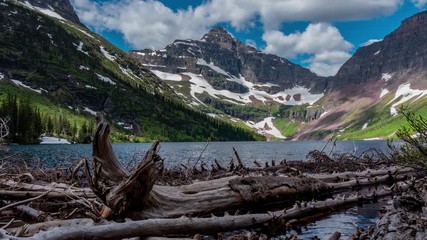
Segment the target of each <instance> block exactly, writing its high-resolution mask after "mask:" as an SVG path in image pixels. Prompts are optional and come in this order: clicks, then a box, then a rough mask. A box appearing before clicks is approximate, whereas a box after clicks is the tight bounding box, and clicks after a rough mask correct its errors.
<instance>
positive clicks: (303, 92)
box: [152, 64, 323, 105]
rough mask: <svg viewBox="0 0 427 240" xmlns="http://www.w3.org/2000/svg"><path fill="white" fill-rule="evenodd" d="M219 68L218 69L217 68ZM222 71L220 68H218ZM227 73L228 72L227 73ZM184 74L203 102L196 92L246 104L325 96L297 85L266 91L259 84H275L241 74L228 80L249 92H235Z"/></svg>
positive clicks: (295, 101)
mask: <svg viewBox="0 0 427 240" xmlns="http://www.w3.org/2000/svg"><path fill="white" fill-rule="evenodd" d="M207 65H208V66H210V67H211V66H213V67H214V65H211V64H207ZM217 70H218V69H217ZM218 71H220V70H218ZM152 72H153V73H154V74H156V76H158V77H159V78H160V79H163V80H169V81H182V76H181V75H179V74H171V73H166V72H162V71H158V70H152ZM226 74H227V73H226ZM182 75H186V76H188V77H189V78H190V80H189V81H190V83H191V85H190V87H191V89H190V94H191V96H192V97H193V98H194V99H196V100H197V101H198V102H200V103H202V102H201V101H200V100H198V98H197V97H196V94H202V93H204V92H206V93H208V94H209V95H210V96H212V97H215V98H219V99H220V98H225V100H227V101H230V102H233V103H237V104H245V103H252V102H253V100H257V101H262V102H267V101H269V100H273V101H275V102H278V103H282V104H287V105H300V104H304V103H308V104H313V103H315V102H316V101H317V100H319V99H320V98H322V97H323V94H311V93H310V92H309V89H307V88H304V87H300V86H295V87H293V88H291V89H286V90H284V91H281V92H279V93H276V94H269V93H267V92H265V91H262V90H258V89H256V87H257V86H274V84H268V83H266V84H254V83H252V82H249V81H247V80H246V79H245V78H244V77H242V76H240V77H239V78H236V77H234V76H231V77H229V78H227V80H228V81H233V82H237V83H239V84H241V85H243V86H246V87H247V88H248V89H249V91H248V92H247V93H234V92H231V91H229V90H218V89H215V88H214V87H213V86H212V85H211V84H209V83H208V82H207V81H206V79H205V78H204V77H203V76H202V75H200V74H199V75H198V74H194V73H182Z"/></svg>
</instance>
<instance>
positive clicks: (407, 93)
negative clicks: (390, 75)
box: [387, 83, 427, 116]
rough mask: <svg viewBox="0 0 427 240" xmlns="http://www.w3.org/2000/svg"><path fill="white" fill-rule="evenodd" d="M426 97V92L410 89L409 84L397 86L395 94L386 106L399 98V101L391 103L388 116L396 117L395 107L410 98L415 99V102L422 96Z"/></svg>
mask: <svg viewBox="0 0 427 240" xmlns="http://www.w3.org/2000/svg"><path fill="white" fill-rule="evenodd" d="M426 95H427V90H418V89H411V84H410V83H404V84H401V85H399V87H398V88H397V90H396V94H395V96H394V98H393V100H391V101H390V102H389V103H387V105H388V104H390V103H392V102H394V101H395V100H396V99H398V98H399V97H400V100H399V101H397V102H395V103H393V104H392V105H391V107H390V114H391V115H392V116H395V115H397V109H396V107H397V106H398V105H400V104H402V103H404V102H406V101H408V100H410V99H412V98H415V97H417V98H415V99H414V100H413V101H416V100H418V99H420V98H422V97H424V96H426Z"/></svg>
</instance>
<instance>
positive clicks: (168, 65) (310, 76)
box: [130, 27, 326, 93]
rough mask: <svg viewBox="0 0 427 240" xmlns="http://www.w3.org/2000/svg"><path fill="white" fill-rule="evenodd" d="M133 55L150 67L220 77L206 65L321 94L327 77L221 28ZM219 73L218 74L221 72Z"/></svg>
mask: <svg viewBox="0 0 427 240" xmlns="http://www.w3.org/2000/svg"><path fill="white" fill-rule="evenodd" d="M130 54H131V55H132V56H133V57H135V58H137V59H139V60H140V61H141V62H142V63H143V64H145V65H146V66H148V67H149V68H151V69H156V70H160V71H163V72H169V73H180V72H192V73H196V74H202V75H203V76H204V77H205V78H206V77H214V76H220V75H221V73H218V72H212V71H209V68H207V67H206V64H211V65H214V66H217V67H219V68H220V69H222V70H224V72H223V73H222V75H225V74H229V75H231V76H234V77H239V76H243V77H244V78H245V79H246V80H248V81H250V82H253V83H259V84H262V83H271V84H276V85H278V86H279V88H277V89H276V90H275V91H280V90H284V89H291V88H293V87H295V86H303V87H306V88H308V89H311V92H312V93H322V92H323V91H324V89H325V86H326V78H322V77H318V76H316V75H315V74H314V73H312V72H310V71H309V70H308V69H305V68H303V67H301V66H299V65H295V64H293V63H291V62H289V61H288V60H286V59H284V58H281V57H278V56H275V55H270V54H264V53H262V52H261V51H259V50H257V49H255V48H253V47H250V46H247V45H245V44H243V43H242V42H240V41H239V40H237V39H235V38H233V37H232V36H231V35H230V33H228V32H227V31H226V30H225V29H223V28H221V27H215V28H213V29H212V30H211V31H210V32H208V33H207V34H205V35H204V36H203V38H202V39H201V40H176V41H175V42H173V43H172V44H170V45H168V46H166V47H165V49H162V50H156V51H153V50H148V49H146V50H142V51H131V52H130ZM218 74H219V75H218Z"/></svg>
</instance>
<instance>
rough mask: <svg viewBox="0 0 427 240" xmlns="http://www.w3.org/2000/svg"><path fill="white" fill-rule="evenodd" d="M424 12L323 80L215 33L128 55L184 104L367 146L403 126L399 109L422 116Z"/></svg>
mask: <svg viewBox="0 0 427 240" xmlns="http://www.w3.org/2000/svg"><path fill="white" fill-rule="evenodd" d="M426 19H427V12H421V13H419V14H416V15H414V16H413V17H410V18H408V19H406V20H404V21H403V22H402V24H401V26H400V27H399V28H398V29H397V30H396V31H394V32H392V33H391V34H389V35H388V36H386V37H385V38H384V39H383V40H382V41H379V42H375V43H373V44H371V45H368V46H364V47H361V48H359V49H358V50H357V51H356V53H355V54H354V56H352V57H351V58H350V59H349V60H348V61H347V62H346V63H345V64H344V65H343V66H342V67H341V68H340V70H339V71H338V73H337V74H336V76H333V77H328V78H323V77H318V76H316V75H315V74H313V73H311V72H310V71H309V70H308V69H305V68H302V67H300V66H298V65H295V64H293V63H291V62H289V61H288V60H286V59H284V58H281V57H278V56H274V55H270V54H265V53H263V52H261V51H259V50H257V49H255V48H253V47H250V46H246V45H245V44H243V43H241V42H240V41H239V40H237V39H235V38H233V37H232V36H231V35H230V34H229V33H228V32H227V31H226V30H224V29H223V28H220V27H216V28H213V29H212V30H211V31H210V32H209V33H207V34H206V35H205V36H203V37H202V39H201V40H176V41H174V42H173V43H172V44H170V45H168V46H166V47H165V48H164V49H162V50H147V49H146V50H139V51H131V52H130V53H129V54H130V55H131V56H132V57H134V58H136V59H138V60H139V61H140V62H141V63H142V64H143V65H144V66H146V67H148V68H150V69H151V71H152V72H153V73H155V74H156V75H157V76H159V77H160V78H161V79H163V80H164V81H165V82H167V83H168V84H169V85H170V86H171V87H172V88H173V89H174V90H175V91H176V92H177V93H178V94H180V96H181V97H182V98H183V99H184V101H186V102H187V103H188V104H190V105H192V106H194V107H195V108H197V109H200V110H202V111H205V112H207V113H209V114H211V115H212V114H215V115H216V116H219V117H222V118H225V119H227V118H228V119H230V120H232V121H242V122H243V123H244V124H246V125H248V126H250V127H252V128H255V129H257V130H258V132H260V133H262V134H265V135H267V136H269V137H276V138H285V137H287V138H293V139H326V138H330V137H335V138H340V139H371V138H387V137H392V136H393V135H394V133H395V131H396V130H397V129H398V128H399V127H400V126H402V125H405V124H406V122H405V119H403V117H402V116H401V115H400V114H398V113H397V112H398V109H399V107H402V106H403V105H408V106H409V107H410V110H411V111H414V112H416V113H418V114H421V115H424V116H427V109H426V108H427V105H426V103H427V100H426V97H425V96H426V95H427V91H426V90H427V22H426Z"/></svg>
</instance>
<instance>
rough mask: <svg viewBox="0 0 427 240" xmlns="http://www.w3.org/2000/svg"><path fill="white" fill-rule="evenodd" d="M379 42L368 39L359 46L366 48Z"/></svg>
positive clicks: (379, 40)
mask: <svg viewBox="0 0 427 240" xmlns="http://www.w3.org/2000/svg"><path fill="white" fill-rule="evenodd" d="M426 1H427V0H426ZM381 41H382V39H369V40H368V41H366V42H364V43H362V44H361V45H360V46H361V47H366V46H369V45H371V44H373V43H376V42H381Z"/></svg>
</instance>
